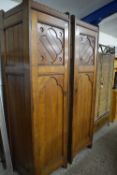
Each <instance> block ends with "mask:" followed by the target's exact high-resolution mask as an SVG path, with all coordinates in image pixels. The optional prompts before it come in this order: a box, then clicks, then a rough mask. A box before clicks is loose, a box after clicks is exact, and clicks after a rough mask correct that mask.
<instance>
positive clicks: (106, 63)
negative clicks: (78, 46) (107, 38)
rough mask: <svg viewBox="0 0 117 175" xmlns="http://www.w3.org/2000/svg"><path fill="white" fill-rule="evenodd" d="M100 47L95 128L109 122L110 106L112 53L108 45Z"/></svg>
mask: <svg viewBox="0 0 117 175" xmlns="http://www.w3.org/2000/svg"><path fill="white" fill-rule="evenodd" d="M100 48H101V50H99V53H98V59H97V87H96V115H95V130H97V129H99V128H100V127H102V126H103V125H104V124H105V123H107V122H109V119H110V114H111V106H112V86H113V65H114V53H111V52H112V51H111V50H112V49H111V48H109V47H108V46H103V45H100ZM109 50H110V52H109Z"/></svg>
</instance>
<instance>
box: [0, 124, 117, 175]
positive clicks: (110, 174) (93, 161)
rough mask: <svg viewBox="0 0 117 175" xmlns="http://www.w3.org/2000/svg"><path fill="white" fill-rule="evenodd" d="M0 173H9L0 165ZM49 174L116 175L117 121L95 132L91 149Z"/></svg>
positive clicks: (0, 174)
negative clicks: (64, 166) (70, 163)
mask: <svg viewBox="0 0 117 175" xmlns="http://www.w3.org/2000/svg"><path fill="white" fill-rule="evenodd" d="M0 175H10V173H9V172H5V171H4V170H3V168H2V166H0ZM14 175H15V174H14ZM51 175H117V123H114V124H110V125H109V126H107V125H106V126H105V127H103V128H102V129H101V130H100V131H99V132H97V133H96V134H95V136H94V143H93V148H92V149H85V150H84V151H82V152H81V153H80V154H79V155H78V156H76V158H75V159H74V161H73V163H72V165H68V168H67V169H62V168H61V169H58V170H57V171H56V172H54V173H52V174H51Z"/></svg>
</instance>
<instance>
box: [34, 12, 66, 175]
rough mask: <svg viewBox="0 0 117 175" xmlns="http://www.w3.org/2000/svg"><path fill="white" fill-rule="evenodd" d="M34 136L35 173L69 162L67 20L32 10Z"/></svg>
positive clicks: (48, 170) (40, 173)
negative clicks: (67, 159)
mask: <svg viewBox="0 0 117 175" xmlns="http://www.w3.org/2000/svg"><path fill="white" fill-rule="evenodd" d="M32 17H33V21H32V42H33V44H32V82H33V83H32V95H33V104H34V111H33V137H34V157H35V166H36V175H45V174H49V173H50V172H51V171H53V170H54V169H56V168H57V167H59V166H61V165H64V164H66V158H67V154H66V153H67V120H68V119H67V106H68V105H67V96H68V22H65V21H64V20H61V19H58V18H55V17H52V16H49V15H46V14H43V13H40V12H35V11H33V12H32Z"/></svg>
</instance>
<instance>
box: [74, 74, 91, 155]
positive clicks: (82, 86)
mask: <svg viewBox="0 0 117 175" xmlns="http://www.w3.org/2000/svg"><path fill="white" fill-rule="evenodd" d="M77 87H78V92H77V93H76V94H75V108H74V118H73V129H74V132H73V143H74V145H73V150H74V152H75V153H77V151H78V149H81V148H82V147H84V144H87V142H90V128H91V120H92V119H91V116H92V97H93V74H92V73H80V74H79V78H78V82H77Z"/></svg>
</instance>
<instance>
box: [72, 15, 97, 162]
mask: <svg viewBox="0 0 117 175" xmlns="http://www.w3.org/2000/svg"><path fill="white" fill-rule="evenodd" d="M72 21H73V25H72V33H71V36H72V37H73V38H72V60H74V66H73V67H72V68H71V80H72V79H73V80H74V81H73V82H72V84H73V86H71V89H72V91H73V95H72V94H71V99H72V100H71V101H72V103H71V104H70V106H72V108H71V109H72V110H71V112H70V118H71V119H70V120H71V121H70V124H69V128H70V132H71V133H70V136H69V143H70V145H71V146H70V150H71V154H70V156H69V159H70V160H72V159H73V157H74V156H75V155H76V154H77V153H78V152H79V151H80V150H81V149H83V148H84V147H86V146H88V145H91V143H92V136H93V126H94V115H95V113H94V112H95V93H96V91H95V83H96V56H97V37H98V29H97V28H96V27H93V26H91V25H88V24H86V23H84V22H81V21H78V20H77V19H75V17H74V16H73V17H72ZM73 74H74V76H72V75H73ZM73 77H74V78H73Z"/></svg>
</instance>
